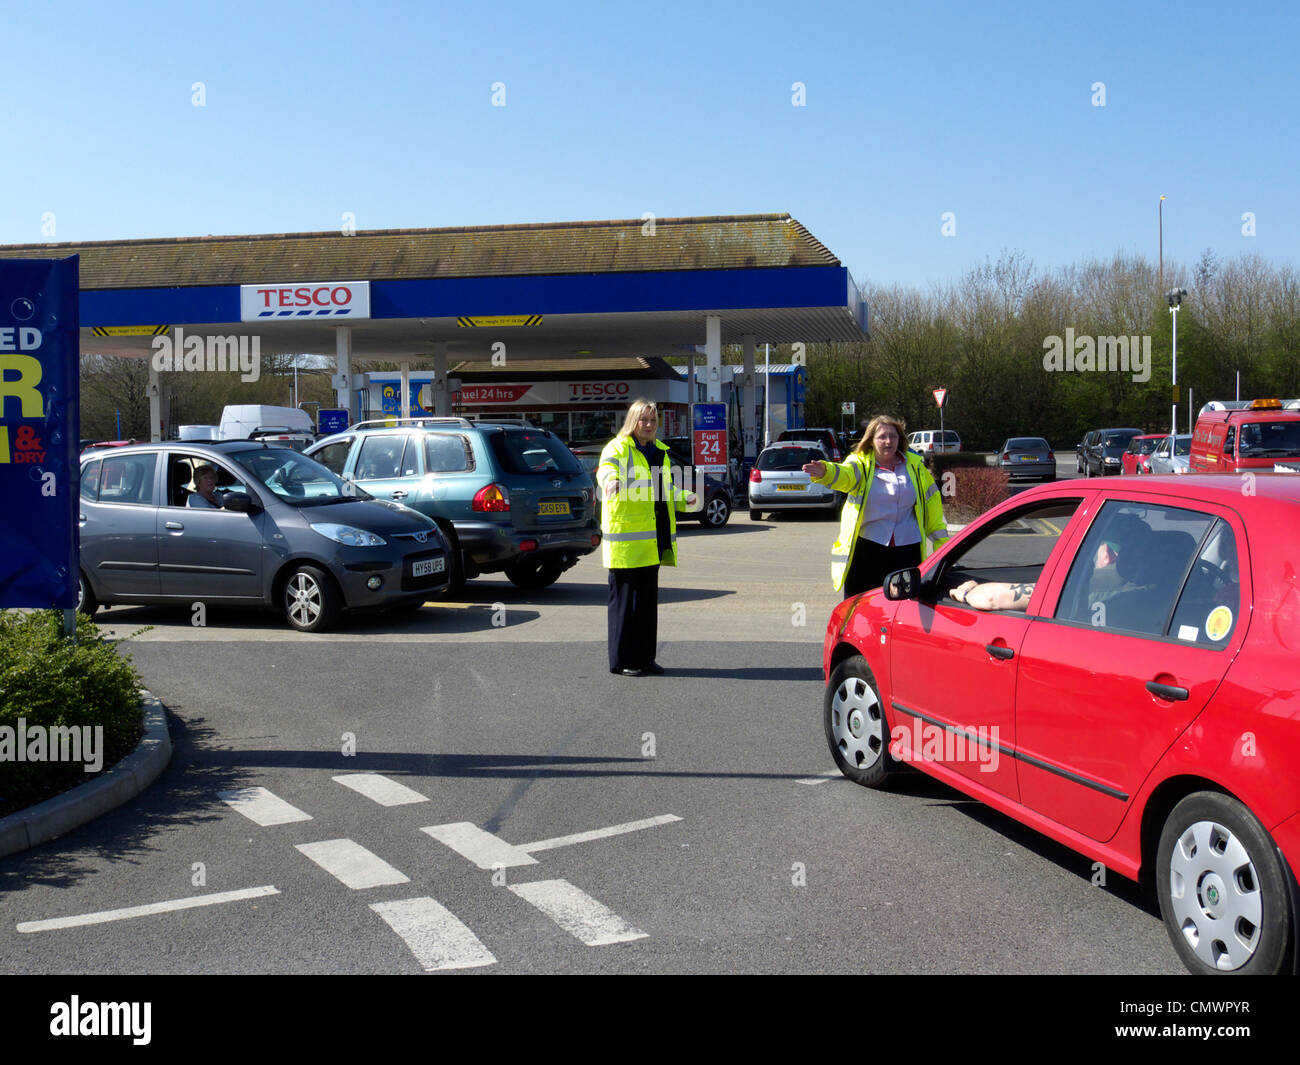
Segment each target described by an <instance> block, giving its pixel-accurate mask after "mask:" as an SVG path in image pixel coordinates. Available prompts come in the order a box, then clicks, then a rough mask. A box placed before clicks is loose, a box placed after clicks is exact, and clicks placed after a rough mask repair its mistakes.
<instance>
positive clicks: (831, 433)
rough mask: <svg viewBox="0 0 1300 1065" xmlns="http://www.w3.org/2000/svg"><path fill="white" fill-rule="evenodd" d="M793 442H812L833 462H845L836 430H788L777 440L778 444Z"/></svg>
mask: <svg viewBox="0 0 1300 1065" xmlns="http://www.w3.org/2000/svg"><path fill="white" fill-rule="evenodd" d="M791 440H810V441H812V442H813V443H815V444H817V445H819V446H820V447H821V449H822V450H823V451H825V452H826V454H827V455H829V456H830V459H831V461H832V462H842V461H844V454H843V452H841V450H840V442H839V438H838V437H837V436H836V434H835V430H834V429H812V428H807V429H786V430H783V431H782V432H781V433H780V434H779V435H778V436H777V438H776V443H778V444H784V443H788V442H789V441H791Z"/></svg>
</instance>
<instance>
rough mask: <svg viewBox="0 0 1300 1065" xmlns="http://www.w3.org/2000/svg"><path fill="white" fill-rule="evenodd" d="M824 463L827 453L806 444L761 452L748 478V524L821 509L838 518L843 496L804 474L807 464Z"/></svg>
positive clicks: (802, 442)
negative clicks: (768, 515) (770, 515)
mask: <svg viewBox="0 0 1300 1065" xmlns="http://www.w3.org/2000/svg"><path fill="white" fill-rule="evenodd" d="M826 461H827V458H826V451H825V450H824V449H823V448H821V447H819V446H818V445H817V444H813V443H810V442H808V441H806V440H804V441H791V442H790V443H787V444H773V445H772V446H771V447H769V448H766V449H764V451H763V452H762V454H760V455H759V456H758V461H757V462H756V463H754V468H753V470H751V471H750V474H749V519H750V521H758V520H760V519H761V518H762V517H763V512H764V511H775V510H818V509H822V510H827V511H829V512H831V513H833V514H838V513H839V509H840V506H841V505H842V504H843V502H844V497H843V495H842V494H840V493H839V492H833V491H831V489H830V488H828V487H827V486H826V485H824V484H818V483H817V482H815V481H814V480H813V479H812V478H811V477H809V476H808V474H806V473H804V472H803V467H804V465H805V464H806V463H809V462H826Z"/></svg>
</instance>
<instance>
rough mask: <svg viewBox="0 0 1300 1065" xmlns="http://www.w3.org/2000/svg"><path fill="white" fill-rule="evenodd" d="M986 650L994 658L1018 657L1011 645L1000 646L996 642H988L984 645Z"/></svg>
mask: <svg viewBox="0 0 1300 1065" xmlns="http://www.w3.org/2000/svg"><path fill="white" fill-rule="evenodd" d="M984 650H986V651H987V652H988V653H989V654H991V655H992V656H993V657H994V658H1001V659H1008V658H1015V657H1016V652H1015V651H1013V650H1012V649H1011V648H1010V647H999V646H998V645H997V644H994V643H986V644H985V645H984Z"/></svg>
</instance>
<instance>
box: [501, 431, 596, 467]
mask: <svg viewBox="0 0 1300 1065" xmlns="http://www.w3.org/2000/svg"><path fill="white" fill-rule="evenodd" d="M488 439H489V440H490V441H491V444H490V445H489V446H490V447H491V448H492V453H493V454H494V455H495V456H496V458H497V461H498V462H500V463H501V465H502V466H503V467H504V468H505V469H506V470H507V471H508V472H510V473H525V474H526V473H581V472H582V466H581V464H580V463H579V462H578V460H577V459H576V458H574V457H573V452H572V451H570V450H569V449H568V448H567V447H565V446H564V444H562V443H561V442H560V440H559V438H558V437H554V436H552V435H550V434H549V433H545V432H520V433H515V432H496V433H491V434H490V435H489V437H488Z"/></svg>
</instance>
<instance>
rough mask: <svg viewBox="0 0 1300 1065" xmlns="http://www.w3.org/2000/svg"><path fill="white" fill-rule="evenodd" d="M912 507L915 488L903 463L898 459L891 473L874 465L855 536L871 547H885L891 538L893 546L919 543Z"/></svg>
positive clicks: (905, 464)
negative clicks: (859, 525) (857, 531)
mask: <svg viewBox="0 0 1300 1065" xmlns="http://www.w3.org/2000/svg"><path fill="white" fill-rule="evenodd" d="M915 506H916V489H915V488H913V487H912V480H911V478H910V477H908V476H907V462H906V460H904V459H902V458H901V457H900V458H899V461H898V465H897V466H896V467H895V468H894V469H892V470H887V469H885V468H884V467H883V466H879V465H877V466H876V475H875V476H874V477H872V478H871V491H870V492H869V493H868V494H867V499H866V507H867V512H866V514H864V515H863V518H862V529H861V531H860V532H859V533H858V535H859V536H861V537H863V538H864V539H867V540H870V541H871V542H872V543H873V544H888V543H889V541H890V539H891V538H892V539H893V541H894V546H895V547H907V546H909V545H911V544H919V543H920V542H921V528H920V526H918V525H917V524H916V512H915V510H914V509H913V508H914V507H915Z"/></svg>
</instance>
